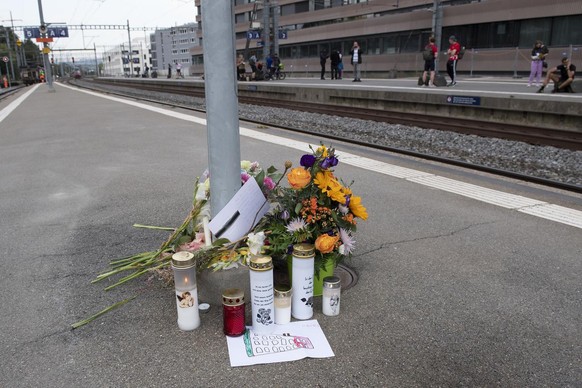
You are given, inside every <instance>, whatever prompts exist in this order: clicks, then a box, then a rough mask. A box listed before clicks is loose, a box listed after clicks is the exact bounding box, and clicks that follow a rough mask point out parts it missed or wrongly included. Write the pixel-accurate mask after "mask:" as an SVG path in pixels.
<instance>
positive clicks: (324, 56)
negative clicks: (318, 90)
mask: <svg viewBox="0 0 582 388" xmlns="http://www.w3.org/2000/svg"><path fill="white" fill-rule="evenodd" d="M327 58H329V54H328V52H327V50H326V49H321V51H320V52H319V64H320V65H321V79H325V63H326V62H327Z"/></svg>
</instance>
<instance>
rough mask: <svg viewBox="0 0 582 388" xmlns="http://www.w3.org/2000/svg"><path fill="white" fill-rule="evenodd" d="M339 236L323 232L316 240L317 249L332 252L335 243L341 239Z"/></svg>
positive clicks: (322, 251)
mask: <svg viewBox="0 0 582 388" xmlns="http://www.w3.org/2000/svg"><path fill="white" fill-rule="evenodd" d="M339 238H340V237H339V236H329V235H327V234H322V235H321V236H319V237H318V238H317V240H315V249H317V250H318V251H320V252H321V253H324V254H325V253H330V252H331V251H333V250H334V248H335V244H336V243H337V242H338V241H339Z"/></svg>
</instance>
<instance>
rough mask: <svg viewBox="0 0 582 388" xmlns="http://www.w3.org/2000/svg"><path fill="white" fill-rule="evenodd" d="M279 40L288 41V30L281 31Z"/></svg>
mask: <svg viewBox="0 0 582 388" xmlns="http://www.w3.org/2000/svg"><path fill="white" fill-rule="evenodd" d="M279 39H287V30H280V31H279Z"/></svg>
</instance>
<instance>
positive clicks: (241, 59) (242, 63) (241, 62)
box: [236, 54, 246, 81]
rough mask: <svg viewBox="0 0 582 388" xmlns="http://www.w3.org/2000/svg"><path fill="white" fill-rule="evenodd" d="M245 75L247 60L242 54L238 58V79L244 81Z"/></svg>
mask: <svg viewBox="0 0 582 388" xmlns="http://www.w3.org/2000/svg"><path fill="white" fill-rule="evenodd" d="M245 73H246V66H245V59H244V57H243V55H242V54H239V55H238V57H236V78H237V79H238V80H239V81H244V80H245Z"/></svg>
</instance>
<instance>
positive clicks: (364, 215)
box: [350, 195, 368, 220]
mask: <svg viewBox="0 0 582 388" xmlns="http://www.w3.org/2000/svg"><path fill="white" fill-rule="evenodd" d="M350 211H351V212H352V213H354V216H356V217H360V218H361V219H362V220H366V219H368V212H367V211H366V208H365V207H364V206H363V205H362V198H361V197H358V196H356V195H352V196H351V198H350Z"/></svg>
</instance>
